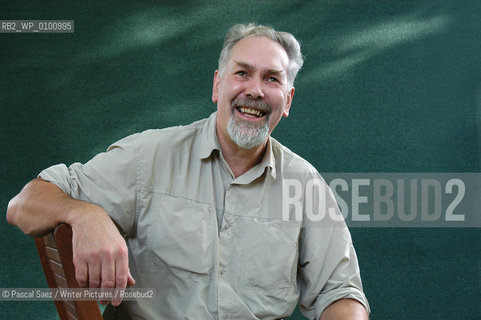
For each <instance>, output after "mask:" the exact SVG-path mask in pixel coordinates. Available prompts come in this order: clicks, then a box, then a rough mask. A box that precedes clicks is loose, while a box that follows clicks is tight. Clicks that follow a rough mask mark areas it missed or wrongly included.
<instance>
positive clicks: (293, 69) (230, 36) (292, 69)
mask: <svg viewBox="0 0 481 320" xmlns="http://www.w3.org/2000/svg"><path fill="white" fill-rule="evenodd" d="M254 36H259V37H266V38H268V39H270V40H272V41H275V42H277V43H279V44H280V45H281V46H282V47H283V48H284V50H286V53H287V56H288V57H289V68H288V70H287V81H288V83H289V87H290V88H292V87H293V86H294V79H295V78H296V75H297V72H299V70H300V69H301V67H302V65H303V63H304V59H303V57H302V53H301V46H300V45H299V42H298V41H297V40H296V38H295V37H294V36H293V35H292V34H290V33H288V32H281V31H276V30H274V29H273V28H271V27H268V26H262V25H256V24H255V23H249V24H247V25H246V24H236V25H234V26H232V27H231V28H230V29H229V31H228V32H227V34H226V36H225V39H224V45H223V47H222V51H221V53H220V57H219V67H218V68H219V73H220V75H221V76H222V75H223V74H224V70H225V67H226V65H227V60H228V59H229V56H230V52H231V51H232V48H233V47H234V45H235V44H236V43H237V42H239V41H240V40H242V39H244V38H248V37H254Z"/></svg>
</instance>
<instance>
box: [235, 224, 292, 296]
mask: <svg viewBox="0 0 481 320" xmlns="http://www.w3.org/2000/svg"><path fill="white" fill-rule="evenodd" d="M227 219H231V220H232V222H231V223H230V225H231V226H230V228H229V231H230V233H231V234H230V236H231V237H232V239H233V250H232V253H231V263H232V264H234V265H238V266H241V268H240V269H241V270H239V271H240V277H239V278H238V279H237V280H238V283H237V285H238V286H239V287H240V288H242V291H245V290H247V291H252V290H254V291H257V292H259V293H261V292H264V293H265V294H267V293H268V295H269V296H271V297H274V296H277V297H278V298H280V299H281V300H282V299H284V298H287V297H286V296H285V294H286V293H291V294H295V292H296V291H297V284H296V279H297V264H298V257H299V254H298V252H299V251H298V243H299V234H300V223H297V222H292V221H282V220H279V219H263V218H255V217H231V218H229V217H227Z"/></svg>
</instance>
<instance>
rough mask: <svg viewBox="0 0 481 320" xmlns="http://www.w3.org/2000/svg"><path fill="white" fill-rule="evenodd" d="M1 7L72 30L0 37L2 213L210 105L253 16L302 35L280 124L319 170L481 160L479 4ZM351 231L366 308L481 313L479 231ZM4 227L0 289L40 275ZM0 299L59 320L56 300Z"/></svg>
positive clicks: (27, 243)
mask: <svg viewBox="0 0 481 320" xmlns="http://www.w3.org/2000/svg"><path fill="white" fill-rule="evenodd" d="M0 19H16V20H17V19H18V20H21V19H69V20H75V33H73V34H0V110H1V114H0V170H1V171H0V172H1V179H0V190H1V194H0V209H1V211H2V212H6V207H7V203H8V200H9V199H10V198H12V197H13V196H14V195H15V194H16V193H18V192H19V191H20V189H21V188H22V186H23V185H24V184H25V183H27V182H28V181H29V180H30V179H32V178H34V177H35V176H36V174H37V173H38V172H40V171H41V170H42V169H43V168H45V167H48V166H50V165H52V164H56V163H66V164H70V163H72V162H75V161H80V162H85V161H87V160H88V159H90V158H91V157H93V156H94V155H95V154H97V153H98V152H101V151H104V150H105V149H106V148H107V147H108V145H109V144H110V143H112V142H114V141H116V140H118V139H120V138H122V137H124V136H126V135H128V134H131V133H134V132H138V131H142V130H145V129H148V128H159V127H166V126H172V125H178V124H188V123H190V122H192V121H194V120H197V119H200V118H205V117H207V116H208V115H209V114H210V113H211V112H212V111H214V110H215V105H214V104H213V103H212V102H211V100H210V97H211V86H212V80H213V74H214V70H215V69H216V65H217V58H218V54H219V52H220V49H221V45H222V39H223V36H224V34H225V32H226V30H227V29H228V27H229V26H231V25H232V24H234V23H245V22H251V21H256V22H258V23H262V24H268V25H272V26H274V27H275V28H277V29H279V30H285V31H289V32H291V33H293V34H294V35H295V36H296V37H297V38H299V39H300V41H301V45H302V49H303V54H304V55H305V56H306V62H305V65H304V68H303V70H302V71H301V72H300V74H299V76H298V79H297V81H296V84H295V86H296V94H295V99H294V103H293V107H292V109H291V114H290V116H289V118H288V119H287V120H283V121H281V123H280V124H279V126H278V127H277V129H276V131H275V132H274V136H275V137H276V138H277V139H279V140H280V141H281V142H283V144H285V145H286V146H287V147H289V148H291V149H292V150H293V151H295V152H296V153H298V154H300V155H301V156H303V157H304V158H306V159H307V160H308V161H310V162H311V163H312V164H313V165H314V166H315V167H316V168H317V169H318V170H319V171H320V172H480V171H481V162H480V141H481V140H480V133H481V131H480V125H481V114H480V109H481V2H480V1H476V0H471V1H467V0H466V1H463V0H446V1H442V0H440V1H426V0H412V1H410V0H400V1H366V0H362V1H361V0H358V1H347V0H337V1H335V0H324V1H312V2H308V1H259V0H256V1H252V0H250V1H236V2H228V1H192V2H191V1H164V2H159V3H157V2H154V1H146V2H140V3H134V2H133V1H131V2H110V1H105V2H102V3H101V4H95V2H93V1H88V2H87V1H86V2H82V3H78V2H66V1H62V2H39V3H37V2H29V1H23V3H22V4H20V3H17V2H16V1H15V2H14V1H11V2H6V1H4V2H2V3H1V4H0ZM351 233H352V236H353V241H354V245H355V246H356V250H357V253H358V257H359V261H360V267H361V274H362V278H363V283H364V287H365V293H366V295H367V297H368V299H369V301H370V304H371V308H372V314H371V319H410V320H415V319H432V318H435V319H481V232H480V230H479V229H475V228H411V229H410V228H352V229H351ZM0 234H1V245H0V256H1V263H0V287H33V288H35V287H44V286H45V285H46V282H45V280H44V277H43V273H42V271H41V267H40V263H39V261H38V258H37V253H36V250H35V247H34V243H33V240H32V239H30V238H28V237H26V236H24V235H23V234H22V233H21V232H20V231H19V230H18V229H16V228H14V227H12V226H10V225H8V224H7V223H6V221H5V220H3V221H2V222H0ZM0 310H1V312H0V318H1V319H11V318H21V319H55V318H56V311H55V308H54V306H53V303H50V302H0ZM292 319H302V316H301V315H300V313H298V312H297V311H296V313H295V314H294V315H293V316H292Z"/></svg>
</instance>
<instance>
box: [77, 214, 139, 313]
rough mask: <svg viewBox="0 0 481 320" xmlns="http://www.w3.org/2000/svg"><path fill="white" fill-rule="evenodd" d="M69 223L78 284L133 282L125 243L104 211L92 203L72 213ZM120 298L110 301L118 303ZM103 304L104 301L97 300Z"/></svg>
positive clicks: (117, 285)
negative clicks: (77, 212)
mask: <svg viewBox="0 0 481 320" xmlns="http://www.w3.org/2000/svg"><path fill="white" fill-rule="evenodd" d="M74 217H75V218H74V219H73V221H72V222H71V227H72V234H73V236H72V237H73V239H72V249H73V262H74V265H75V277H76V279H77V281H78V283H79V285H80V286H81V287H84V288H85V287H89V288H105V289H112V288H116V289H125V288H126V286H131V285H133V284H134V283H135V281H134V279H133V278H132V276H131V275H130V271H129V260H128V251H127V245H126V244H125V240H124V238H123V237H122V236H121V234H120V233H119V231H118V230H117V227H116V226H115V224H114V223H113V222H112V220H111V219H110V217H109V216H108V215H107V213H106V212H105V211H104V210H103V209H102V208H100V207H98V206H94V205H92V206H91V208H89V209H88V210H87V211H86V212H84V213H83V214H78V215H74ZM120 302H121V299H120V298H118V299H116V300H115V301H112V304H113V305H114V306H117V305H119V304H120ZM101 303H102V304H106V303H107V301H101Z"/></svg>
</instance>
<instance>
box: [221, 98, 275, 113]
mask: <svg viewBox="0 0 481 320" xmlns="http://www.w3.org/2000/svg"><path fill="white" fill-rule="evenodd" d="M235 107H249V108H253V109H257V110H260V111H263V112H265V113H267V114H270V113H271V112H272V107H271V106H270V105H269V104H268V103H267V102H265V101H264V100H257V99H252V98H235V99H234V100H233V101H232V103H231V108H232V109H234V108H235Z"/></svg>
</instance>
